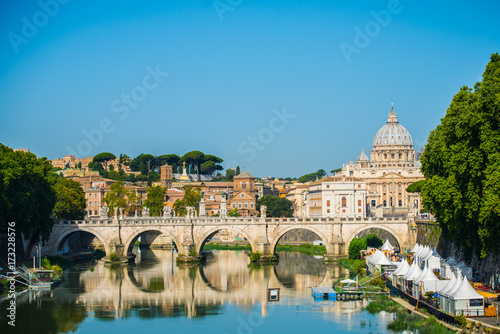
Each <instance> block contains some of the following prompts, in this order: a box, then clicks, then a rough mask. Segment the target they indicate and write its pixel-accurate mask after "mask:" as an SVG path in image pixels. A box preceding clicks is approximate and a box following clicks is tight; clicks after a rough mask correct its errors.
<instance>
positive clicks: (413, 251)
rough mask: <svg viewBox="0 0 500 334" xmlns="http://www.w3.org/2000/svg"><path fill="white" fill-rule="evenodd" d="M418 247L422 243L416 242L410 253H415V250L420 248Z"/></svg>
mask: <svg viewBox="0 0 500 334" xmlns="http://www.w3.org/2000/svg"><path fill="white" fill-rule="evenodd" d="M418 247H420V244H415V246H413V248H412V249H411V251H410V253H413V254H415V252H416V251H417V250H418Z"/></svg>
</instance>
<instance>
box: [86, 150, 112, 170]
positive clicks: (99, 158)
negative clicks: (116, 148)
mask: <svg viewBox="0 0 500 334" xmlns="http://www.w3.org/2000/svg"><path fill="white" fill-rule="evenodd" d="M113 159H116V156H115V155H114V154H113V153H110V152H102V153H99V154H98V155H96V156H95V157H94V158H93V159H92V161H93V162H94V163H95V162H100V163H101V164H102V166H103V167H104V169H105V170H108V161H110V160H113Z"/></svg>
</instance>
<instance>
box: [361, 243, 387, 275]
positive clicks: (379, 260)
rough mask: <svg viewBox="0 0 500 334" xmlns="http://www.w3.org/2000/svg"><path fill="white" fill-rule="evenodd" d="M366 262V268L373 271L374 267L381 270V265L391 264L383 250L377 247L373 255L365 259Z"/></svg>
mask: <svg viewBox="0 0 500 334" xmlns="http://www.w3.org/2000/svg"><path fill="white" fill-rule="evenodd" d="M366 264H367V266H368V270H369V271H370V272H373V271H374V270H375V269H377V270H379V271H382V266H390V265H392V262H391V261H389V259H388V258H387V257H386V256H385V254H384V253H383V252H381V251H380V250H378V249H377V250H376V251H375V253H373V255H371V256H369V257H368V258H367V259H366Z"/></svg>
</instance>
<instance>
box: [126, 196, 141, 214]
mask: <svg viewBox="0 0 500 334" xmlns="http://www.w3.org/2000/svg"><path fill="white" fill-rule="evenodd" d="M141 201H142V194H141V193H139V192H138V191H137V190H135V189H129V190H128V191H127V197H126V206H125V208H124V209H125V213H126V214H127V215H128V216H131V215H133V214H134V213H135V211H136V210H139V209H140V208H141Z"/></svg>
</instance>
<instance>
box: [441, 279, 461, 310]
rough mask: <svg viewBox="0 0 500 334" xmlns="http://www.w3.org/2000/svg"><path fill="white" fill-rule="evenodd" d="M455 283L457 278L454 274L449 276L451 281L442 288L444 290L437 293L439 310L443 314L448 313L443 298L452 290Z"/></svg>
mask: <svg viewBox="0 0 500 334" xmlns="http://www.w3.org/2000/svg"><path fill="white" fill-rule="evenodd" d="M456 281H457V277H456V276H455V274H453V273H452V274H451V279H450V280H448V281H447V282H448V283H447V284H446V285H445V286H444V288H442V289H441V290H439V291H438V293H439V306H440V308H441V310H443V311H444V312H448V310H447V309H446V306H447V303H446V302H445V298H446V297H445V296H447V293H448V291H449V290H450V289H451V288H453V286H454V285H455V283H456Z"/></svg>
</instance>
